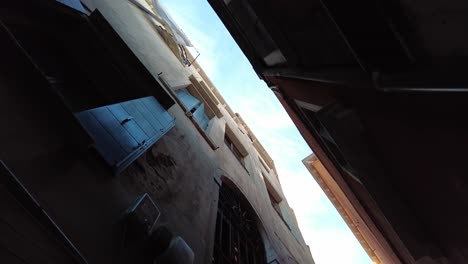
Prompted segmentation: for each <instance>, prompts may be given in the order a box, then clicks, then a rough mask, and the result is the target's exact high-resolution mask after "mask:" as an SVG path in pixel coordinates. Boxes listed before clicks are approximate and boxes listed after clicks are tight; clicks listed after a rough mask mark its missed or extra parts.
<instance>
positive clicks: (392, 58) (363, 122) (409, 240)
mask: <svg viewBox="0 0 468 264" xmlns="http://www.w3.org/2000/svg"><path fill="white" fill-rule="evenodd" d="M208 1H209V3H210V4H211V6H212V7H213V9H214V10H215V11H216V13H217V14H218V16H219V17H220V19H221V20H222V21H223V23H224V24H225V26H226V28H227V29H228V31H229V32H230V33H231V35H232V36H233V38H234V39H235V40H236V42H237V43H238V45H239V47H240V48H241V49H242V50H243V52H244V54H245V55H246V57H247V58H248V59H249V61H250V62H251V64H252V66H253V68H254V69H255V71H256V72H257V73H258V75H259V76H260V78H261V79H263V80H264V81H265V82H266V84H267V85H268V86H269V87H270V88H271V90H272V91H273V92H274V94H275V95H276V97H277V98H278V100H279V102H280V103H281V104H282V105H283V107H284V109H285V110H286V112H287V113H288V115H289V116H290V117H291V119H292V121H293V122H294V123H295V125H296V127H297V128H298V130H299V132H300V133H301V134H302V136H303V137H304V140H305V141H306V142H307V143H308V144H309V146H310V147H311V149H312V150H313V152H314V154H315V155H316V156H317V158H318V159H319V160H320V162H321V164H323V166H324V167H325V168H326V170H327V172H329V173H330V175H331V177H332V178H333V180H334V181H335V182H336V183H337V184H338V185H339V186H338V187H339V188H340V189H341V190H342V191H343V192H344V194H345V195H346V197H348V199H349V201H351V203H352V206H353V207H354V208H355V209H356V210H357V211H358V212H359V215H360V216H361V217H362V219H363V220H364V221H365V224H366V225H367V227H369V228H370V232H371V233H372V235H373V236H374V237H375V238H376V239H377V240H378V243H379V244H380V245H382V246H383V247H381V249H383V250H384V251H381V253H382V252H383V253H384V254H383V255H386V256H388V257H389V258H387V260H386V261H384V260H383V259H382V262H384V263H391V264H393V263H404V264H422V263H424V264H442V263H443V264H445V263H450V264H465V263H468V228H467V225H466V223H467V222H468V214H467V213H466V210H461V209H462V208H466V206H467V205H468V195H467V194H468V183H467V177H466V175H468V167H467V166H466V165H465V164H466V162H465V156H466V154H465V153H466V149H467V148H468V141H467V137H466V135H467V133H468V126H467V125H466V122H465V120H466V117H467V116H468V104H467V102H468V93H467V91H468V89H467V87H468V79H467V78H466V76H467V75H466V73H465V72H464V70H463V69H465V68H466V67H467V65H468V55H467V54H468V36H467V35H466V34H464V33H465V31H466V30H465V25H466V24H468V2H466V1H458V0H447V1H443V2H441V1H434V0H427V1H409V0H378V1H336V0H335V1H334V0H291V1H281V0H230V1H227V0H226V1H219V0H208Z"/></svg>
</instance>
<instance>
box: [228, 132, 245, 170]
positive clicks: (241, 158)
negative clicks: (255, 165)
mask: <svg viewBox="0 0 468 264" xmlns="http://www.w3.org/2000/svg"><path fill="white" fill-rule="evenodd" d="M224 143H225V144H226V146H227V147H228V148H229V149H230V150H231V151H232V153H233V154H234V156H235V157H236V158H237V160H239V161H240V163H242V165H244V166H245V162H244V156H242V154H241V152H240V150H239V149H238V148H237V147H236V145H235V144H234V143H233V142H232V140H231V139H230V138H229V136H228V135H227V133H226V134H224Z"/></svg>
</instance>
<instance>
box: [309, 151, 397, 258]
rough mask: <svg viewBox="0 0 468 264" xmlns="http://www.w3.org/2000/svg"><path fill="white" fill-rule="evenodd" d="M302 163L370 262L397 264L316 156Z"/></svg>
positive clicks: (387, 247)
mask: <svg viewBox="0 0 468 264" xmlns="http://www.w3.org/2000/svg"><path fill="white" fill-rule="evenodd" d="M302 163H304V166H305V167H306V168H307V170H308V171H309V172H310V174H311V175H312V176H313V177H314V179H315V180H316V181H317V183H318V184H319V186H320V188H322V190H323V191H324V193H325V194H326V195H327V197H328V199H330V201H331V202H332V204H333V205H334V206H335V208H336V210H337V211H338V213H339V214H340V215H341V217H342V218H343V220H344V221H345V222H346V224H347V225H348V227H349V228H350V229H351V231H352V232H353V234H354V236H355V237H356V239H357V240H358V241H359V243H360V244H361V246H362V247H363V248H364V250H365V251H366V253H367V254H368V255H369V257H370V258H371V259H372V261H373V262H374V263H375V264H381V263H397V262H398V258H397V257H396V256H395V255H394V254H391V252H392V250H391V248H390V245H389V244H388V243H387V242H386V241H385V239H383V237H381V236H380V237H379V236H377V235H376V234H375V233H374V232H373V229H375V226H370V225H372V223H371V222H370V221H369V220H368V219H366V218H365V216H364V217H363V216H362V215H361V214H360V211H362V210H363V209H362V208H356V207H357V204H356V203H355V202H354V201H352V199H355V198H354V197H348V196H347V195H346V193H345V191H344V190H343V189H342V188H341V187H340V185H339V184H338V183H337V182H336V181H335V179H334V178H333V177H332V176H331V175H330V173H329V172H328V170H327V169H326V168H325V166H324V165H323V164H322V162H320V160H319V159H318V158H317V156H315V154H311V155H309V156H307V157H306V158H304V159H303V160H302Z"/></svg>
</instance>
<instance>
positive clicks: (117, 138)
mask: <svg viewBox="0 0 468 264" xmlns="http://www.w3.org/2000/svg"><path fill="white" fill-rule="evenodd" d="M75 115H76V117H77V118H78V120H79V121H80V123H81V125H82V126H83V127H84V128H85V129H86V131H87V132H88V133H89V135H90V136H91V137H92V138H93V139H94V142H95V146H96V149H97V150H98V152H99V153H100V154H101V155H102V156H103V158H104V159H105V160H106V162H107V163H109V165H111V166H112V167H113V168H114V170H115V172H116V173H120V172H121V171H122V170H124V169H125V168H126V167H127V166H128V165H130V164H131V163H132V162H133V161H134V160H135V159H137V158H138V157H139V156H140V155H141V154H142V153H143V152H145V151H146V150H147V149H148V148H150V147H151V146H152V145H153V144H154V143H156V141H157V140H158V139H160V138H161V137H162V136H163V135H164V134H165V133H166V132H168V131H169V130H170V129H171V128H172V127H174V125H175V121H174V118H173V117H172V116H170V115H169V113H168V112H167V111H166V110H165V109H164V108H163V107H162V106H161V105H160V104H159V102H158V101H156V99H155V98H154V97H152V96H150V97H144V98H140V99H136V100H131V101H127V102H123V103H118V104H113V105H108V106H103V107H98V108H94V109H90V110H86V111H83V112H79V113H76V114H75Z"/></svg>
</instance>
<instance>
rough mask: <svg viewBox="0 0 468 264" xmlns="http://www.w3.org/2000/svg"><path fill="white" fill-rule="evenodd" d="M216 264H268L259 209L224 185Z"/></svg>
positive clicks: (217, 223) (217, 224)
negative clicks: (259, 226) (256, 211)
mask: <svg viewBox="0 0 468 264" xmlns="http://www.w3.org/2000/svg"><path fill="white" fill-rule="evenodd" d="M215 233H216V235H215V247H214V254H213V264H266V259H265V248H264V246H263V242H262V238H261V236H260V233H259V231H258V228H257V221H256V219H255V213H254V212H253V210H252V209H251V208H250V205H249V204H248V203H247V202H246V201H245V199H244V198H243V197H240V196H239V195H237V194H236V193H235V192H234V191H233V190H231V189H229V188H227V187H224V186H223V187H221V189H220V193H219V202H218V215H217V219H216V231H215Z"/></svg>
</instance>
